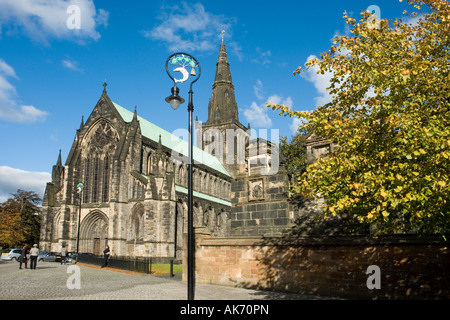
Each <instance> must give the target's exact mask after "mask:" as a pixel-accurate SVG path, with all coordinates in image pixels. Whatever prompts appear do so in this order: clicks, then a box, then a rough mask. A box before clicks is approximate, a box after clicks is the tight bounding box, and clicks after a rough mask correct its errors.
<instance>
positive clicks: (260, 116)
mask: <svg viewBox="0 0 450 320" xmlns="http://www.w3.org/2000/svg"><path fill="white" fill-rule="evenodd" d="M267 110H268V108H267V107H266V104H265V103H264V104H260V105H258V104H257V103H256V102H254V101H253V102H252V104H251V105H250V107H249V108H248V109H244V112H243V113H244V116H245V118H246V119H247V121H248V122H249V123H250V125H251V127H252V128H253V127H258V128H261V127H262V128H270V127H271V126H272V119H270V118H269V116H268V115H267Z"/></svg>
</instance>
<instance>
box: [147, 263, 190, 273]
mask: <svg viewBox="0 0 450 320" xmlns="http://www.w3.org/2000/svg"><path fill="white" fill-rule="evenodd" d="M151 271H152V274H156V275H160V274H169V273H170V264H152V265H151ZM181 272H183V268H182V266H181V265H180V264H174V265H173V273H181Z"/></svg>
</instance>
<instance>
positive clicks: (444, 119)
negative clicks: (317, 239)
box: [268, 0, 450, 234]
mask: <svg viewBox="0 0 450 320" xmlns="http://www.w3.org/2000/svg"><path fill="white" fill-rule="evenodd" d="M408 3H409V4H410V5H411V8H412V10H413V11H415V12H412V13H409V12H406V11H405V12H404V14H405V18H404V19H395V20H381V21H377V25H374V22H373V18H372V17H371V15H370V13H369V12H367V11H364V12H362V13H361V19H360V21H359V22H357V21H356V20H355V19H354V18H350V17H348V16H347V14H346V13H344V19H346V23H347V24H348V25H349V26H350V28H351V31H350V32H351V33H352V35H351V36H339V37H336V38H335V39H334V44H333V46H332V47H331V48H330V50H329V51H327V52H325V53H323V54H321V56H320V58H319V59H314V60H310V61H308V62H307V63H306V66H305V68H306V69H310V68H317V70H319V71H318V72H320V73H325V72H330V73H332V75H333V77H332V79H331V82H330V87H329V88H328V90H329V93H330V95H331V96H332V98H333V99H332V102H330V103H327V104H325V105H322V106H319V107H317V109H316V110H314V111H310V112H301V111H293V110H290V109H288V108H287V107H285V106H284V105H276V104H270V103H269V104H268V107H272V108H273V109H277V110H279V111H280V114H284V115H289V116H291V117H300V118H304V119H305V120H306V122H307V124H306V125H305V126H304V127H303V128H302V130H306V131H308V132H314V133H315V134H316V135H318V136H321V137H327V138H328V139H330V140H332V141H333V142H334V143H335V144H337V145H338V146H339V147H338V148H336V151H335V152H333V153H332V154H329V155H327V156H326V157H322V158H320V159H319V160H318V161H317V162H315V163H314V164H312V165H309V166H308V167H307V169H306V171H305V172H304V173H303V174H302V175H301V176H300V177H299V178H298V181H297V182H296V183H295V184H294V186H293V189H292V190H293V192H295V193H299V194H302V195H303V196H306V197H311V198H317V197H322V198H324V199H325V200H326V205H325V207H324V211H323V216H324V217H325V218H326V217H329V216H335V215H344V214H345V215H348V216H350V217H351V220H352V222H354V223H359V224H361V225H365V226H370V227H371V230H372V232H374V233H376V234H378V233H396V232H417V233H438V234H445V233H446V232H448V231H449V225H450V223H449V221H450V203H449V201H450V165H449V164H450V139H449V137H450V109H449V108H450V53H449V49H450V3H449V2H448V1H446V0H426V1H413V0H410V1H408ZM303 71H304V69H303V68H302V67H299V68H298V69H297V70H295V71H294V74H299V73H301V72H303Z"/></svg>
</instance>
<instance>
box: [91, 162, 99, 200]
mask: <svg viewBox="0 0 450 320" xmlns="http://www.w3.org/2000/svg"><path fill="white" fill-rule="evenodd" d="M99 178H100V159H99V158H98V157H95V159H94V168H93V173H92V202H98V182H99Z"/></svg>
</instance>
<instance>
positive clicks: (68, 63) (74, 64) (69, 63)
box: [61, 58, 83, 72]
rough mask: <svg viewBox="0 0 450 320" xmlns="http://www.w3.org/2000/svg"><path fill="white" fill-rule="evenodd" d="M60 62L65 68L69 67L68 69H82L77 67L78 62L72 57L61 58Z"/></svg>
mask: <svg viewBox="0 0 450 320" xmlns="http://www.w3.org/2000/svg"><path fill="white" fill-rule="evenodd" d="M61 63H62V65H63V66H64V67H65V68H67V69H70V70H73V71H79V72H82V71H83V70H82V69H80V68H79V67H78V62H77V61H75V60H72V59H70V58H66V59H63V60H62V61H61Z"/></svg>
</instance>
